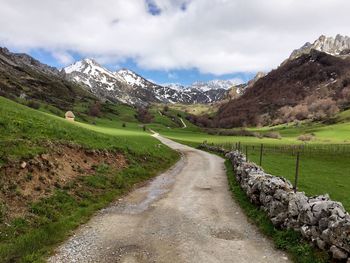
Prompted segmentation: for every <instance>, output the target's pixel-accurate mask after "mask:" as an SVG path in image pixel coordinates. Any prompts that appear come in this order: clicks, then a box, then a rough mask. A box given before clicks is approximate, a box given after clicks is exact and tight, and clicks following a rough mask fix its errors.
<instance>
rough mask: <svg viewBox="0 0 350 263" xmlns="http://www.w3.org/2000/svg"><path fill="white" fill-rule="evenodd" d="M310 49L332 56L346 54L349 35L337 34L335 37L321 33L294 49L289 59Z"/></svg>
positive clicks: (306, 52)
mask: <svg viewBox="0 0 350 263" xmlns="http://www.w3.org/2000/svg"><path fill="white" fill-rule="evenodd" d="M312 49H315V50H318V51H321V52H325V53H327V54H329V55H332V56H339V55H340V56H341V55H348V54H349V53H350V37H348V36H342V35H339V34H338V35H337V36H336V37H335V38H334V37H326V36H324V35H322V36H320V37H319V38H318V39H317V40H315V41H314V42H313V43H312V44H311V43H310V42H307V43H306V44H304V45H303V46H302V47H301V48H299V49H296V50H294V51H293V52H292V54H291V55H290V57H289V60H292V59H295V58H297V57H300V56H301V55H303V54H309V53H310V51H311V50H312Z"/></svg>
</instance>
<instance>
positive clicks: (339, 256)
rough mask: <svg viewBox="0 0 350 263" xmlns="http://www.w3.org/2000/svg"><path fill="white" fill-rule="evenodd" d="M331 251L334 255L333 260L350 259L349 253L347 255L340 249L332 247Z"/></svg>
mask: <svg viewBox="0 0 350 263" xmlns="http://www.w3.org/2000/svg"><path fill="white" fill-rule="evenodd" d="M330 251H331V252H332V254H333V258H335V259H347V258H348V253H346V251H344V250H342V249H341V248H338V247H336V246H331V248H330Z"/></svg>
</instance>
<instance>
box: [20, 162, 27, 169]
mask: <svg viewBox="0 0 350 263" xmlns="http://www.w3.org/2000/svg"><path fill="white" fill-rule="evenodd" d="M26 167H27V163H26V162H24V161H23V162H22V163H21V168H22V169H24V168H26Z"/></svg>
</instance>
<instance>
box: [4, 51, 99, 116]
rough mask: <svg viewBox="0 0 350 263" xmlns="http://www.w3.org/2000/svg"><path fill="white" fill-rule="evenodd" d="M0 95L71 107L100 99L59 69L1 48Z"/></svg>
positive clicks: (62, 108) (62, 107)
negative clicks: (67, 77)
mask: <svg viewBox="0 0 350 263" xmlns="http://www.w3.org/2000/svg"><path fill="white" fill-rule="evenodd" d="M0 95H1V96H4V97H7V98H10V99H21V100H23V101H24V102H25V101H27V102H30V101H38V102H44V103H46V104H49V105H52V106H55V107H57V108H59V109H61V110H70V109H72V107H73V105H74V104H75V103H76V102H84V101H95V100H98V99H97V98H96V97H95V96H94V95H93V94H91V93H90V92H88V91H86V90H85V89H83V88H82V87H81V86H80V85H78V84H76V83H73V82H71V81H68V80H66V79H65V75H64V74H63V73H62V72H60V71H59V70H57V69H56V68H53V67H50V66H47V65H45V64H42V63H41V62H39V61H38V60H36V59H34V58H32V57H30V56H28V55H26V54H15V53H11V52H10V51H9V50H8V49H6V48H0Z"/></svg>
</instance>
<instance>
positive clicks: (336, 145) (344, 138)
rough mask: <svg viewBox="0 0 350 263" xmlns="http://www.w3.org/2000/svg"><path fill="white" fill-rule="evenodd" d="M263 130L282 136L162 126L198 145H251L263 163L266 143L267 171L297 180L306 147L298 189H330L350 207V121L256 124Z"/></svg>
mask: <svg viewBox="0 0 350 263" xmlns="http://www.w3.org/2000/svg"><path fill="white" fill-rule="evenodd" d="M249 130H251V131H258V132H260V133H261V134H264V133H267V132H271V131H274V132H275V131H278V132H279V133H280V134H281V136H282V138H281V139H272V138H257V137H253V136H219V135H209V134H206V133H204V132H201V131H200V130H198V128H192V129H191V128H189V129H159V130H158V131H159V132H160V134H162V135H164V136H166V137H168V138H170V139H173V140H176V141H178V142H181V143H185V144H188V145H191V146H193V147H196V146H197V145H198V144H200V143H203V142H206V143H209V144H215V145H220V146H223V147H225V148H227V149H233V148H235V147H236V146H237V144H238V143H240V145H241V149H242V151H243V152H245V151H246V147H248V157H249V160H251V161H253V162H255V163H257V164H259V159H260V145H261V144H263V145H264V154H263V162H262V167H263V168H264V169H265V171H266V172H268V173H271V174H273V175H276V176H282V177H285V178H287V179H289V180H290V181H291V182H294V177H295V166H296V155H295V154H296V151H297V150H298V149H304V151H303V153H301V156H300V170H299V181H298V189H299V190H300V191H304V192H305V193H306V194H308V195H319V194H326V193H328V194H329V195H330V197H331V198H332V199H333V200H336V201H340V202H342V203H343V205H344V207H345V208H346V209H347V210H348V211H349V210H350V197H349V193H350V162H349V160H350V144H348V141H350V123H348V122H344V123H337V124H334V125H324V124H317V123H316V124H315V123H311V124H310V123H309V124H303V125H295V126H293V125H289V126H287V125H280V126H277V127H263V128H259V129H258V128H252V129H249ZM311 133H312V134H313V135H314V139H313V140H312V141H310V142H302V141H300V140H298V136H300V135H302V134H311Z"/></svg>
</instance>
